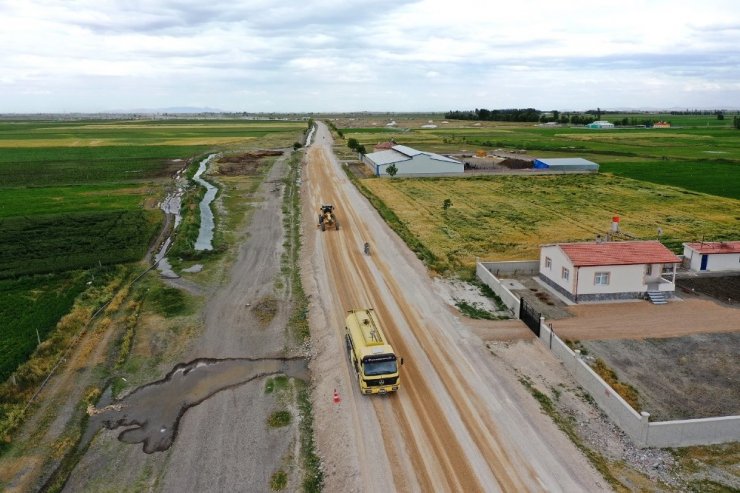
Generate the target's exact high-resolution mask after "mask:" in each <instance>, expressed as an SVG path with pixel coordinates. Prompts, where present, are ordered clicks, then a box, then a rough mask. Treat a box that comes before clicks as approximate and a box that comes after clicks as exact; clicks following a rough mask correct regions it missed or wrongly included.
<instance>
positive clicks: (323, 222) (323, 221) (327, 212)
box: [318, 204, 339, 231]
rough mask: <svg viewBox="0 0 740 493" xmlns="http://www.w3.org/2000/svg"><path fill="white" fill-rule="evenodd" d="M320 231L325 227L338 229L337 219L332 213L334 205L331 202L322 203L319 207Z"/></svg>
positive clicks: (324, 229)
mask: <svg viewBox="0 0 740 493" xmlns="http://www.w3.org/2000/svg"><path fill="white" fill-rule="evenodd" d="M318 226H319V227H320V228H321V231H326V228H331V227H332V226H333V227H334V229H339V221H337V217H336V216H335V215H334V206H333V205H331V204H324V205H322V206H321V208H320V209H319V224H318Z"/></svg>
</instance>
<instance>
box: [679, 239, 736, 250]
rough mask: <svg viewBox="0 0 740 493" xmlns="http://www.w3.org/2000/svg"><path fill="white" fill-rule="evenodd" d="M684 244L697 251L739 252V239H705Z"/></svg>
mask: <svg viewBox="0 0 740 493" xmlns="http://www.w3.org/2000/svg"><path fill="white" fill-rule="evenodd" d="M684 245H686V246H687V247H689V248H691V249H692V250H694V251H695V252H699V253H740V241H706V242H703V243H684Z"/></svg>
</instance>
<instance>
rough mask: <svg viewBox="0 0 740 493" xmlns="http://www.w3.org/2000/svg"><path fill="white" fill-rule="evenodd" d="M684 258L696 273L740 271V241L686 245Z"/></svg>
mask: <svg viewBox="0 0 740 493" xmlns="http://www.w3.org/2000/svg"><path fill="white" fill-rule="evenodd" d="M683 257H684V261H685V262H686V264H687V266H688V268H689V269H691V270H693V271H696V272H701V271H728V270H740V241H721V242H720V241H708V242H702V243H684V244H683Z"/></svg>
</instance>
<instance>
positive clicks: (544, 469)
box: [303, 124, 610, 492]
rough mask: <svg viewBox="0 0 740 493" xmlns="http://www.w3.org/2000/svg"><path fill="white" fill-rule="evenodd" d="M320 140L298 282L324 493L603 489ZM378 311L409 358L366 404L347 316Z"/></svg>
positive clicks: (308, 185) (324, 138) (308, 173)
mask: <svg viewBox="0 0 740 493" xmlns="http://www.w3.org/2000/svg"><path fill="white" fill-rule="evenodd" d="M314 142H315V143H314V144H313V145H312V146H311V147H310V148H309V149H308V151H307V159H306V166H305V169H304V173H303V193H304V206H303V217H304V226H305V230H304V245H305V251H304V253H305V257H304V266H303V275H304V283H305V288H306V292H307V293H309V294H311V297H312V298H311V300H312V308H311V313H310V322H311V327H312V348H313V349H312V351H313V361H312V364H311V369H312V371H313V375H314V385H315V389H314V401H315V402H314V415H315V419H316V421H315V431H316V435H317V445H318V451H319V454H320V455H321V456H322V459H323V461H324V468H325V475H326V478H325V489H326V491H329V492H335V491H336V492H340V491H341V492H347V491H362V492H371V491H379V492H380V491H382V492H387V491H435V492H436V491H456V492H459V491H465V492H474V491H516V492H521V491H564V492H572V491H608V490H609V489H610V488H609V487H608V485H607V484H606V483H605V482H604V481H603V479H602V478H601V477H600V476H599V475H598V473H596V472H595V471H594V470H593V469H592V467H591V466H590V464H589V463H588V462H587V461H586V460H585V459H584V458H583V457H582V455H581V454H580V453H579V452H578V451H577V450H576V448H575V447H574V446H573V445H572V444H571V443H570V442H569V441H568V440H567V439H566V438H565V437H564V436H563V435H562V434H561V433H560V432H559V431H558V430H557V429H556V427H555V426H554V425H553V423H552V422H551V421H550V418H548V417H546V416H544V415H543V414H542V413H541V412H540V410H539V407H538V405H537V403H536V402H535V401H534V399H532V398H531V396H529V395H528V394H526V393H525V392H524V390H523V389H522V386H521V384H519V383H518V382H517V381H516V377H515V375H513V374H512V373H506V372H502V371H500V370H499V371H497V369H496V368H497V367H496V366H495V365H494V364H493V362H494V359H493V356H492V355H491V353H490V352H489V351H487V349H486V348H485V345H484V343H483V341H482V340H481V339H480V338H479V337H478V335H476V332H475V331H474V330H472V329H470V328H469V327H467V326H466V324H465V321H464V320H462V319H460V318H459V316H458V315H457V314H456V313H455V312H454V310H452V309H451V308H450V307H449V305H447V304H446V303H445V302H444V301H443V300H442V299H441V298H440V297H439V296H438V295H437V294H436V293H435V291H434V289H433V286H432V282H431V280H430V278H429V276H428V273H427V271H426V269H425V268H424V267H423V265H422V264H421V263H420V262H419V260H418V259H416V257H415V256H414V255H413V254H412V253H411V252H410V251H409V250H408V248H406V246H405V245H404V244H403V243H402V242H401V241H400V240H399V239H398V238H397V236H396V235H395V234H393V233H392V232H391V231H390V230H389V228H388V227H387V226H386V225H385V223H384V222H383V221H382V220H381V219H380V218H379V216H378V215H377V214H376V213H375V211H374V210H373V209H372V208H371V207H370V206H369V204H368V203H367V202H366V201H365V199H364V198H363V197H362V196H361V195H360V194H359V193H358V192H357V190H356V189H355V188H354V187H353V186H352V184H351V183H350V182H349V180H348V179H347V177H346V176H345V175H344V173H343V171H342V170H341V169H340V168H339V165H338V163H337V162H336V158H335V157H334V155H333V153H332V151H331V147H330V145H331V136H330V134H329V133H328V130H327V128H326V127H325V126H324V125H323V124H319V128H318V131H317V133H316V138H315V140H314ZM321 203H333V204H334V205H335V206H336V207H337V216H338V219H339V221H340V224H341V229H340V230H339V231H334V230H331V231H329V230H327V231H326V232H323V233H322V232H321V231H320V230H319V229H318V228H316V225H315V223H314V221H315V220H316V217H317V209H318V206H319V205H320V204H321ZM365 241H368V242H369V243H370V246H371V251H372V255H371V256H369V257H368V256H365V255H363V253H362V245H363V243H364V242H365ZM369 306H370V307H374V308H375V309H376V310H377V312H378V315H379V317H380V321H381V323H382V324H383V327H384V330H385V332H386V335H387V336H388V338H389V339H390V342H391V343H392V345H393V346H394V348H395V350H396V352H397V353H398V354H399V355H400V356H403V357H404V359H405V364H404V366H403V367H402V377H401V378H402V384H401V385H402V387H401V389H400V391H399V392H398V393H397V394H394V395H390V396H387V397H381V396H375V397H368V396H363V395H361V394H360V393H359V389H358V386H357V382H356V379H355V376H354V373H353V371H352V370H351V368H350V365H349V364H348V360H347V355H346V352H345V349H344V341H343V333H344V317H345V313H346V311H347V310H349V309H352V308H358V307H369ZM478 332H480V330H479V329H478ZM334 389H337V390H338V392H339V393H340V395H341V396H342V399H343V400H342V402H341V403H339V404H335V403H333V402H332V393H333V390H334Z"/></svg>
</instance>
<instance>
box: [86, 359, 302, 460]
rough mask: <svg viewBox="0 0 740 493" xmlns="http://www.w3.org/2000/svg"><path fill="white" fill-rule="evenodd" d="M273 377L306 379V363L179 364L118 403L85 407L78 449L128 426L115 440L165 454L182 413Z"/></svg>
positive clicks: (104, 401)
mask: <svg viewBox="0 0 740 493" xmlns="http://www.w3.org/2000/svg"><path fill="white" fill-rule="evenodd" d="M278 374H283V375H287V376H289V377H294V378H299V379H302V380H307V379H308V362H307V360H306V359H304V358H261V359H248V358H235V359H223V360H217V359H206V358H199V359H196V360H193V361H191V362H189V363H181V364H179V365H177V366H175V367H174V368H173V369H172V371H170V372H169V373H168V374H167V375H166V376H165V377H164V378H163V379H162V380H158V381H156V382H152V383H149V384H147V385H144V386H142V387H139V388H138V389H136V390H134V391H133V392H131V393H130V394H128V395H127V396H126V397H124V398H122V399H120V400H114V401H111V400H110V398H109V397H107V398H106V396H105V394H104V396H103V397H104V398H103V399H101V402H100V406H101V407H100V408H96V407H93V406H90V408H88V414H89V415H90V419H89V422H88V427H87V430H86V431H85V435H84V436H83V438H82V445H83V446H85V445H87V444H88V443H89V442H90V440H92V438H93V437H94V436H95V433H97V431H98V430H99V429H101V428H103V427H105V428H107V429H109V430H114V429H116V428H119V427H128V428H127V429H125V430H124V431H122V432H121V433H119V435H118V439H119V440H120V441H122V442H124V443H131V444H135V443H141V444H143V449H144V452H145V453H147V454H151V453H154V452H161V451H163V450H167V449H168V448H170V446H171V445H172V443H173V442H174V441H175V438H176V437H177V431H178V426H179V423H180V419H181V418H182V416H183V415H184V414H185V412H186V411H187V410H188V409H190V408H191V407H194V406H197V405H198V404H200V403H201V402H203V401H205V400H206V399H208V398H209V397H211V396H213V395H215V394H216V393H218V392H221V391H222V390H227V389H231V388H234V387H237V386H239V385H243V384H245V383H247V382H250V381H252V380H254V379H257V378H263V377H266V376H270V375H278Z"/></svg>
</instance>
